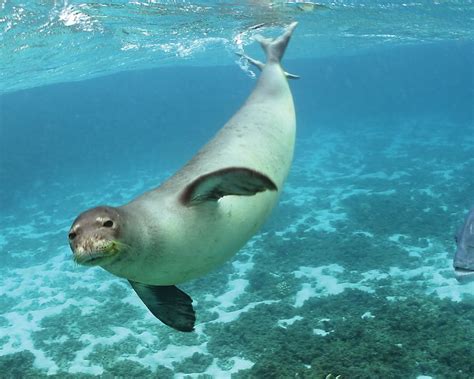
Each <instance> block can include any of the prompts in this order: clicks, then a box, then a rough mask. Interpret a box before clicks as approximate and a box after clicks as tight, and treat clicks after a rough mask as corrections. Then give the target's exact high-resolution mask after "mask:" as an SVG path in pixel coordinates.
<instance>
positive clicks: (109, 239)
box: [68, 206, 125, 266]
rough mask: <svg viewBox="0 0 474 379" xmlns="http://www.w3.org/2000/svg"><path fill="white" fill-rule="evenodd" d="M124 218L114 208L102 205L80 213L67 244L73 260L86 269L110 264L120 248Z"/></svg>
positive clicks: (122, 245) (122, 246)
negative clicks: (86, 267) (72, 254)
mask: <svg viewBox="0 0 474 379" xmlns="http://www.w3.org/2000/svg"><path fill="white" fill-rule="evenodd" d="M122 232H123V217H122V216H121V214H120V211H119V210H118V209H117V208H113V207H107V206H101V207H97V208H92V209H89V210H88V211H86V212H83V213H81V214H80V215H79V217H77V218H76V220H75V221H74V222H73V224H72V227H71V229H70V230H69V235H68V238H69V245H70V246H71V250H72V252H73V253H74V260H75V261H76V262H77V263H79V264H81V265H85V266H102V265H106V264H108V263H111V262H113V260H114V259H115V257H116V255H117V253H119V252H120V251H121V250H122V249H123V248H124V246H125V245H124V244H123V243H122V242H120V239H121V234H122Z"/></svg>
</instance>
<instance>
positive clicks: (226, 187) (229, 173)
mask: <svg viewBox="0 0 474 379" xmlns="http://www.w3.org/2000/svg"><path fill="white" fill-rule="evenodd" d="M266 190H271V191H276V190H277V186H276V185H275V183H273V181H272V180H271V179H270V178H269V177H268V176H266V175H264V174H261V173H260V172H258V171H255V170H252V169H249V168H245V167H229V168H223V169H221V170H217V171H213V172H211V173H209V174H205V175H202V176H200V177H199V178H197V179H196V180H195V181H194V182H192V183H191V184H189V185H188V186H187V187H186V188H185V190H184V191H183V193H182V194H181V202H182V203H183V204H184V205H187V206H191V205H197V204H201V203H203V202H206V201H217V200H219V199H220V198H221V197H223V196H227V195H241V196H252V195H255V194H256V193H258V192H263V191H266Z"/></svg>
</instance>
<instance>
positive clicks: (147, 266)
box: [69, 23, 296, 331]
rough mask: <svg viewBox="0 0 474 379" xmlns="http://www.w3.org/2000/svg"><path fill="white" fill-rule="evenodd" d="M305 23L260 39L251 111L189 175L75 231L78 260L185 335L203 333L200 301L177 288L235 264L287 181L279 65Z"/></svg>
mask: <svg viewBox="0 0 474 379" xmlns="http://www.w3.org/2000/svg"><path fill="white" fill-rule="evenodd" d="M295 27H296V23H293V24H291V25H290V26H289V27H288V28H287V29H286V30H285V32H284V33H283V34H282V35H281V36H280V37H278V38H276V39H274V40H270V39H265V38H263V37H260V38H259V42H260V43H261V45H262V47H263V49H264V50H265V52H266V56H267V62H266V63H265V64H263V63H261V62H259V61H256V60H254V59H252V58H250V57H246V56H244V57H245V58H247V59H248V60H249V62H250V63H252V64H255V65H256V66H257V67H259V68H260V69H261V70H262V72H261V75H260V78H259V79H258V82H257V84H256V87H255V89H254V90H253V91H252V93H251V94H250V96H249V97H248V99H247V100H246V102H245V103H244V105H243V106H242V107H241V108H240V109H239V111H238V112H237V113H236V114H235V115H234V116H233V117H232V118H231V119H230V120H229V121H228V122H227V123H226V124H225V125H224V127H223V128H222V129H221V130H220V131H219V132H218V133H217V135H216V136H215V137H214V138H213V139H212V140H210V141H209V142H208V143H207V144H206V145H205V146H204V147H203V148H202V149H201V150H200V151H199V152H198V153H197V154H196V155H195V156H194V157H193V158H192V159H191V161H189V162H188V163H187V164H186V165H185V166H184V167H183V168H182V169H181V170H179V171H178V172H177V173H176V174H175V175H174V176H172V177H171V178H170V179H168V180H167V181H166V182H165V183H163V184H162V185H161V186H160V187H158V188H156V189H154V190H152V191H149V192H146V193H144V194H143V195H141V196H139V197H137V198H136V199H134V200H133V201H131V202H130V203H128V204H126V205H124V206H121V207H117V208H112V207H97V208H93V209H91V210H89V211H86V212H84V213H83V214H81V215H80V216H79V217H78V218H77V219H76V221H75V222H74V223H73V226H72V228H71V230H70V232H69V240H70V245H71V248H72V250H73V252H74V258H75V260H76V261H77V262H79V263H81V264H84V265H89V266H95V265H100V266H101V267H103V268H104V269H105V270H107V271H109V272H111V273H112V274H114V275H117V276H119V277H122V278H126V279H128V280H129V281H130V283H131V284H132V287H133V288H134V289H135V291H136V292H137V294H138V295H139V296H140V298H141V299H142V300H143V301H144V303H145V304H146V306H147V307H148V308H149V309H150V311H151V312H152V313H153V314H154V315H155V316H156V317H158V318H159V319H160V320H161V321H163V322H164V323H166V324H167V325H170V326H172V327H173V328H175V329H178V330H182V331H190V330H192V329H193V327H194V321H195V316H194V311H193V309H192V305H191V302H192V300H191V298H190V297H189V296H187V295H186V294H185V293H183V292H182V291H180V290H179V289H177V288H176V287H175V285H176V284H179V283H182V282H186V281H188V280H190V279H193V278H197V277H200V276H202V275H204V274H205V273H207V272H208V271H210V270H212V269H213V268H215V267H217V266H218V265H220V264H222V263H223V262H225V261H226V260H228V259H229V258H230V257H232V256H233V255H234V254H235V253H236V252H237V251H238V250H239V249H240V248H241V247H242V246H243V245H244V244H245V243H246V242H247V241H248V239H249V238H250V237H251V236H252V235H254V234H255V232H256V231H257V230H258V229H259V228H260V227H261V225H262V224H263V222H264V221H265V219H266V218H267V216H268V215H269V213H270V212H271V210H272V208H273V207H274V206H275V204H276V202H277V200H278V196H279V194H280V192H281V189H282V187H283V183H284V181H285V179H286V177H287V175H288V171H289V169H290V165H291V161H292V158H293V149H294V142H295V128H296V120H295V110H294V105H293V98H292V95H291V91H290V88H289V85H288V81H287V77H290V78H294V77H295V76H294V75H291V74H288V73H286V72H285V71H284V70H283V69H282V67H281V64H280V60H281V58H282V56H283V53H284V51H285V49H286V46H287V44H288V42H289V40H290V37H291V34H292V32H293V30H294V28H295Z"/></svg>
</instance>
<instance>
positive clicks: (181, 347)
mask: <svg viewBox="0 0 474 379" xmlns="http://www.w3.org/2000/svg"><path fill="white" fill-rule="evenodd" d="M256 3H257V2H254V3H253V4H251V3H250V2H249V3H246V4H244V5H242V6H241V7H233V8H232V7H230V6H227V7H226V6H224V5H222V3H220V2H215V3H212V5H209V4H207V5H206V3H201V4H199V5H196V3H194V5H192V4H189V3H188V2H161V4H158V3H157V2H143V3H141V2H136V3H132V2H120V3H117V4H120V5H116V7H115V8H114V7H110V6H108V7H107V6H105V5H104V4H102V5H101V6H98V4H99V5H100V4H101V3H99V2H97V3H95V5H96V6H93V5H94V3H90V4H87V5H86V4H82V5H80V4H79V3H77V2H66V3H57V4H55V5H54V6H52V8H50V7H49V6H48V5H46V4H42V5H41V6H40V5H36V6H37V8H33V7H31V8H28V7H25V6H22V5H21V4H19V3H16V2H13V3H11V2H6V3H5V5H3V6H2V11H3V12H5V16H3V15H1V14H0V15H1V17H0V22H2V23H3V24H2V26H3V34H2V35H1V38H0V44H2V47H5V50H4V51H8V52H9V53H8V54H5V55H0V67H1V68H2V70H1V73H0V78H2V84H1V87H0V88H1V93H2V94H1V95H0V254H1V255H0V262H1V265H0V270H1V274H0V293H1V297H0V377H5V378H12V377H19V378H23V377H25V378H28V377H45V376H47V375H56V377H60V378H63V377H70V378H79V377H80V378H82V377H84V378H88V377H98V376H101V377H104V378H109V377H125V378H129V377H135V378H147V377H150V378H151V377H158V378H168V377H177V378H183V377H193V378H198V377H199V378H207V377H215V378H226V377H230V376H233V377H237V378H291V377H295V375H298V376H299V377H303V378H325V377H326V376H327V375H329V374H332V375H333V377H336V376H337V375H341V377H342V378H428V377H431V378H460V379H461V378H462V379H464V378H470V377H474V349H473V343H472V341H474V284H473V283H470V284H469V283H468V284H464V285H461V284H459V283H457V281H456V279H455V278H454V275H453V272H452V266H451V265H452V256H453V253H454V250H455V245H454V241H453V235H454V233H455V231H456V230H457V228H458V227H459V226H460V225H461V223H462V221H463V217H464V215H465V213H466V212H467V210H468V209H469V208H470V207H472V205H474V195H473V194H474V110H473V104H474V93H473V91H474V83H473V81H474V73H473V67H474V56H473V53H472V52H473V51H474V50H473V49H474V44H473V39H472V30H471V29H472V28H471V26H472V2H443V3H442V4H439V5H436V4H435V3H433V2H430V3H429V4H428V3H423V2H420V3H419V4H418V3H416V4H415V3H413V4H408V5H406V6H402V5H401V3H400V4H398V3H384V2H366V3H364V4H362V3H360V2H351V3H349V2H335V3H331V4H330V3H327V4H326V5H327V6H328V8H329V9H325V10H322V11H318V10H314V11H310V12H303V11H300V10H297V9H296V8H295V6H294V4H291V5H288V6H285V5H283V3H276V5H274V6H273V7H270V8H269V7H268V6H266V3H265V2H260V5H258V6H257V5H256ZM147 4H148V5H147ZM69 7H73V10H71V9H69ZM46 8H47V11H45V10H44V9H46ZM19 9H24V11H19ZM64 9H69V11H68V12H69V13H67V12H66V13H67V14H69V18H67V17H66V16H61V14H63V13H61V12H64ZM74 9H75V11H74ZM78 9H79V10H80V12H82V13H81V14H85V15H87V16H88V17H89V19H87V18H84V16H81V17H82V18H81V17H79V16H76V18H74V17H73V18H71V16H70V14H71V13H72V14H74V12H76V15H77V12H78ZM143 10H147V11H148V12H151V13H152V14H153V15H154V16H153V17H152V16H150V14H149V13H148V14H144V13H143V12H142V11H143ZM160 12H161V13H160ZM18 14H19V16H18ZM157 14H161V15H162V19H163V23H159V22H157V21H155V20H157V19H156V17H158V16H157ZM105 16H107V17H105ZM204 16H206V17H205V18H203V17H204ZM61 17H62V18H61ZM65 17H66V18H65ZM77 17H79V18H77ZM291 19H297V20H299V21H300V25H299V27H298V29H297V30H296V32H295V37H294V38H293V39H292V41H291V43H290V46H289V47H288V51H287V54H286V56H285V60H284V65H285V69H287V70H288V71H289V72H292V73H295V74H298V75H300V76H301V79H300V80H298V81H292V82H291V83H290V85H291V88H292V91H293V95H294V100H295V106H296V112H297V122H298V132H297V133H298V134H297V141H296V150H295V160H294V164H293V166H292V169H291V173H290V176H289V178H288V181H287V183H286V186H285V190H284V192H283V195H282V198H281V200H280V203H279V205H278V207H277V209H276V210H275V211H274V213H273V214H272V216H271V219H270V220H269V221H268V222H267V224H266V225H265V226H264V228H263V229H262V231H261V232H260V233H259V234H257V235H256V236H255V237H254V238H253V239H252V240H251V241H250V242H249V243H248V244H247V245H246V246H245V247H244V248H243V249H242V251H241V252H239V253H238V254H237V255H236V256H235V257H234V258H233V259H232V260H231V261H230V262H228V263H226V264H224V265H223V266H222V267H221V268H219V269H217V270H215V271H213V272H211V273H210V274H209V275H207V276H205V277H203V278H200V279H198V280H195V281H192V282H189V283H186V284H185V285H183V286H181V287H182V288H183V289H184V290H185V291H186V292H187V293H189V294H191V295H192V297H193V299H194V300H195V308H196V312H197V317H198V318H197V327H196V332H195V333H191V334H182V333H179V332H176V331H173V330H172V329H170V328H168V327H166V326H164V325H162V324H161V323H159V322H158V321H157V320H156V319H155V318H154V317H153V316H151V315H150V314H149V313H148V311H147V309H146V308H145V307H144V306H143V304H142V303H141V302H140V300H138V298H137V297H136V296H135V294H134V293H133V292H132V290H131V288H130V287H129V286H128V284H127V283H126V282H124V281H123V280H120V279H118V278H116V277H114V276H112V275H110V274H108V273H106V272H105V271H103V270H101V269H100V268H84V267H81V266H76V265H75V264H74V263H73V261H72V255H71V252H70V249H69V246H68V244H67V232H68V230H69V227H70V225H71V223H72V221H73V219H74V218H75V217H76V216H77V215H78V214H79V213H80V212H82V211H84V210H85V209H87V208H90V207H93V206H95V205H98V204H110V205H121V204H123V203H125V202H127V201H129V200H131V199H132V198H134V197H135V196H137V195H139V194H140V193H142V192H144V191H146V190H148V189H150V188H153V187H156V186H157V185H159V183H161V182H162V181H163V180H165V179H166V178H167V177H168V176H170V175H171V174H172V173H174V172H175V171H176V170H177V169H179V168H180V167H181V166H182V165H183V164H184V163H186V161H187V160H188V159H190V158H191V157H192V156H193V154H194V153H195V152H196V151H197V150H198V149H199V147H200V146H202V145H203V144H204V143H205V142H206V141H207V140H209V138H211V137H212V136H213V135H214V134H215V133H216V132H217V130H219V128H220V127H221V126H222V125H223V124H224V123H225V122H226V121H227V120H228V118H229V117H230V116H231V115H232V114H233V113H234V112H235V111H236V110H237V109H238V108H239V106H240V105H241V104H242V103H243V101H244V100H245V98H246V97H247V95H248V94H249V93H250V91H251V90H252V87H253V86H254V84H255V80H254V79H252V78H251V77H249V73H248V71H247V69H244V70H243V69H242V67H240V66H239V65H238V64H237V63H236V62H235V58H234V56H233V52H234V50H239V49H240V48H242V47H245V50H246V51H247V50H248V51H250V52H252V54H255V55H258V53H259V52H258V50H257V49H256V47H255V46H254V45H255V44H254V43H252V41H251V38H250V37H251V36H252V34H253V32H248V33H247V34H244V35H242V36H243V37H242V38H243V39H244V43H243V45H242V46H241V45H239V44H235V43H234V42H235V37H236V35H239V30H243V29H242V28H243V26H247V27H248V26H250V25H255V24H257V23H259V22H269V23H270V25H269V27H268V29H267V28H266V27H264V28H263V30H259V32H261V33H263V34H267V33H269V34H272V33H273V35H275V31H278V30H280V27H279V26H280V25H281V24H284V23H285V22H287V21H288V20H291ZM12 20H14V22H12ZM47 20H50V21H47ZM68 20H69V21H68ZM74 20H75V21H77V22H73V21H74ZM88 20H89V21H88ZM91 20H92V21H91ZM200 20H205V21H200ZM371 20H378V23H377V22H375V21H374V22H369V21H371ZM362 21H364V22H362ZM9 22H10V23H11V25H10V27H9V26H8V23H9ZM48 22H49V24H48ZM219 23H220V24H219ZM217 24H219V25H220V28H219V27H216V25H217ZM178 26H181V28H178ZM185 26H186V27H185ZM124 30H125V32H124ZM138 30H139V31H143V30H148V34H143V33H142V32H139V31H138ZM176 30H179V32H178V33H177V34H176V33H175V34H173V33H174V32H175V31H176ZM166 31H167V32H168V34H166V33H164V32H166ZM204 31H205V32H206V33H208V34H207V37H209V36H211V37H212V38H214V39H213V40H212V41H209V40H208V39H206V38H207V37H206V38H204V37H203V35H204V34H203V33H204ZM391 33H396V36H395V37H390V38H389V37H387V35H391ZM158 36H159V38H160V40H159V45H160V46H161V47H162V48H161V50H160V48H157V46H158V45H153V46H151V47H150V46H148V45H147V43H150V41H153V37H155V38H157V37H158ZM167 36H168V37H167ZM384 36H385V37H384ZM191 37H193V38H191ZM203 38H204V39H205V40H206V41H207V42H206V43H204V42H202V41H203ZM124 39H125V40H124ZM132 39H133V41H132ZM215 39H218V40H219V42H216V40H215ZM38 41H42V42H41V44H38ZM58 41H60V42H61V43H62V44H63V45H62V46H63V49H62V50H60V49H57V45H56V44H57V43H58ZM196 41H201V42H200V43H197V42H196ZM313 41H316V42H319V45H318V44H317V43H314V42H313ZM112 42H115V43H117V45H114V44H113V43H112ZM132 42H133V43H135V44H136V45H140V46H141V47H140V49H138V51H137V50H134V49H132V48H130V49H125V50H123V49H122V50H121V49H120V47H123V46H128V45H126V44H131V43H132ZM171 42H173V43H174V42H176V43H180V44H182V46H185V47H188V48H189V49H188V50H185V51H186V53H183V50H182V49H181V50H179V48H178V47H177V45H173V46H174V47H173V48H172V49H171V50H169V51H168V50H166V49H164V48H163V45H164V44H166V43H171ZM35 43H36V44H37V45H35ZM21 46H26V47H24V48H21ZM101 46H102V47H103V48H101ZM196 46H198V47H196ZM179 51H181V52H182V53H179ZM153 59H155V61H154V62H153ZM104 62H108V63H107V64H104ZM257 75H258V73H257Z"/></svg>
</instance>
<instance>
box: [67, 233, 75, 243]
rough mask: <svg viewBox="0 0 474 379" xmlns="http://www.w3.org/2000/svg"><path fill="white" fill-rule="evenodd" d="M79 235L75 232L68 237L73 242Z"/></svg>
mask: <svg viewBox="0 0 474 379" xmlns="http://www.w3.org/2000/svg"><path fill="white" fill-rule="evenodd" d="M76 236H77V234H76V233H74V232H71V233H69V235H68V237H69V239H70V240H71V241H72V240H73V239H74V238H76Z"/></svg>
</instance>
